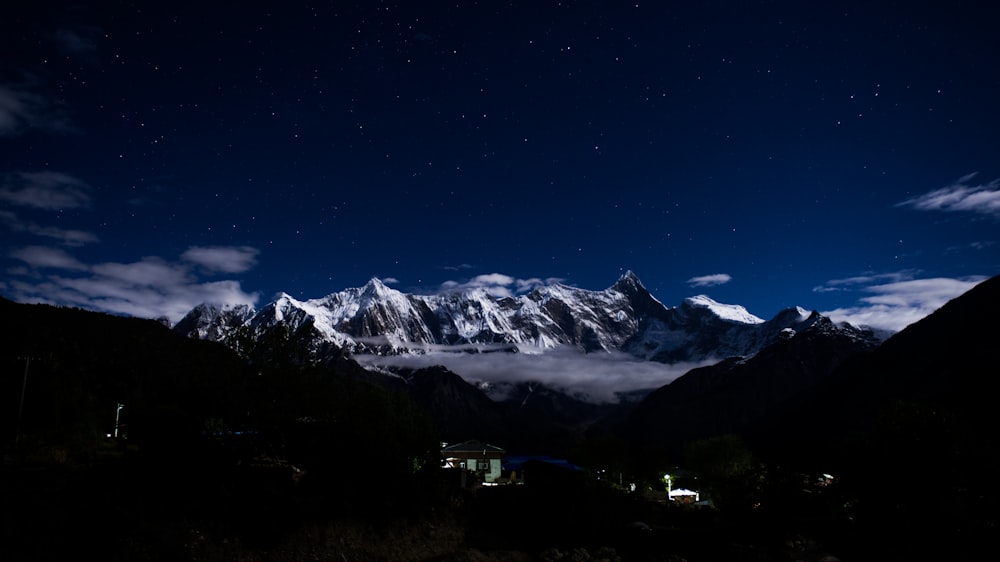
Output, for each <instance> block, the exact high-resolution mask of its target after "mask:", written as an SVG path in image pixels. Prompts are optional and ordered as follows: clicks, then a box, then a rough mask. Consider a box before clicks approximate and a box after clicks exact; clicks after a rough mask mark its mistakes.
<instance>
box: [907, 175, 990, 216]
mask: <svg viewBox="0 0 1000 562" xmlns="http://www.w3.org/2000/svg"><path fill="white" fill-rule="evenodd" d="M975 176H976V174H969V175H967V176H963V177H961V178H959V179H958V181H956V182H955V183H954V184H952V185H949V186H947V187H942V188H941V189H936V190H934V191H931V192H928V193H925V194H923V195H919V196H917V197H914V198H912V199H907V200H906V201H902V202H900V203H897V204H896V206H897V207H909V208H911V209H917V210H920V211H965V212H971V213H979V214H983V215H990V216H992V217H995V218H1000V179H995V180H993V181H991V182H989V183H985V184H979V185H968V182H969V181H970V180H971V179H972V178H974V177H975Z"/></svg>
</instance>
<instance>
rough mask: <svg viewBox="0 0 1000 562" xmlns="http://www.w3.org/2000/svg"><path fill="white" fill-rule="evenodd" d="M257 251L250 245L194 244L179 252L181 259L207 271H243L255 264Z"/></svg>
mask: <svg viewBox="0 0 1000 562" xmlns="http://www.w3.org/2000/svg"><path fill="white" fill-rule="evenodd" d="M259 253H260V251H259V250H257V249H256V248H251V247H250V246H237V247H233V246H194V247H191V248H188V249H187V251H185V252H184V253H183V254H181V259H184V260H187V261H189V262H191V263H194V264H197V265H199V266H201V267H203V268H204V269H205V270H206V271H209V272H218V273H243V272H244V271H248V270H250V269H251V268H253V266H255V265H257V254H259Z"/></svg>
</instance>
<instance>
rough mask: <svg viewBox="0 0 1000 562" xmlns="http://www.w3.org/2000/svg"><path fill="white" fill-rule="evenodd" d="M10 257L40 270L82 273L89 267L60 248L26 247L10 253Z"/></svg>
mask: <svg viewBox="0 0 1000 562" xmlns="http://www.w3.org/2000/svg"><path fill="white" fill-rule="evenodd" d="M10 257H12V258H14V259H18V260H21V261H23V262H24V263H26V264H28V265H30V266H31V267H33V268H38V269H68V270H71V271H82V270H85V269H87V266H86V265H84V264H83V263H82V262H80V261H78V260H77V259H76V258H74V257H73V256H71V255H69V254H68V253H66V251H65V250H61V249H59V248H50V247H48V246H25V247H24V248H18V249H16V250H13V251H12V252H11V253H10Z"/></svg>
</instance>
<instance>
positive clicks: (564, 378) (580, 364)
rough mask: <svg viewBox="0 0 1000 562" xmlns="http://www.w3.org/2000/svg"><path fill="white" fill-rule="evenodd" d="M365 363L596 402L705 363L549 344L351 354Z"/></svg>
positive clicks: (615, 398) (655, 384) (647, 386)
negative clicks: (439, 371) (432, 370)
mask: <svg viewBox="0 0 1000 562" xmlns="http://www.w3.org/2000/svg"><path fill="white" fill-rule="evenodd" d="M355 359H357V360H358V361H359V362H360V363H361V364H363V365H367V366H405V367H411V368H422V367H432V366H435V365H442V366H444V367H446V368H448V370H450V371H452V372H454V373H455V374H457V375H459V376H461V377H462V378H463V379H465V380H466V381H468V382H470V383H473V384H475V383H478V382H481V381H489V382H492V383H510V384H518V383H522V382H536V383H541V384H544V385H546V386H548V387H550V388H554V389H557V390H561V391H565V392H567V393H569V394H570V395H573V396H576V397H577V398H579V399H581V400H585V401H588V402H594V403H608V402H618V401H619V395H618V394H617V393H627V392H633V391H639V390H650V389H655V388H659V387H661V386H663V385H665V384H669V383H670V382H671V381H673V380H674V379H676V378H677V377H679V376H681V375H683V374H684V373H686V372H688V371H689V370H691V369H693V368H695V367H699V366H702V365H703V364H704V363H683V364H681V363H678V364H675V365H665V364H663V363H658V362H656V361H640V360H638V359H636V358H635V357H632V356H631V355H627V354H624V353H618V352H615V353H587V354H584V353H581V352H579V351H578V350H575V349H553V350H549V351H547V352H545V353H541V354H534V353H531V354H529V353H505V352H494V353H486V354H473V353H454V352H451V353H447V352H435V353H428V354H425V355H408V356H390V357H385V356H378V357H376V356H369V355H359V356H355Z"/></svg>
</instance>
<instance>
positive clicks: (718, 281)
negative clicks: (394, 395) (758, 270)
mask: <svg viewBox="0 0 1000 562" xmlns="http://www.w3.org/2000/svg"><path fill="white" fill-rule="evenodd" d="M732 280H733V278H732V276H730V275H729V274H728V273H715V274H712V275H702V276H701V277H692V278H690V279H688V280H687V284H688V285H689V286H691V287H714V286H716V285H725V284H726V283H729V282H730V281H732Z"/></svg>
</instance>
